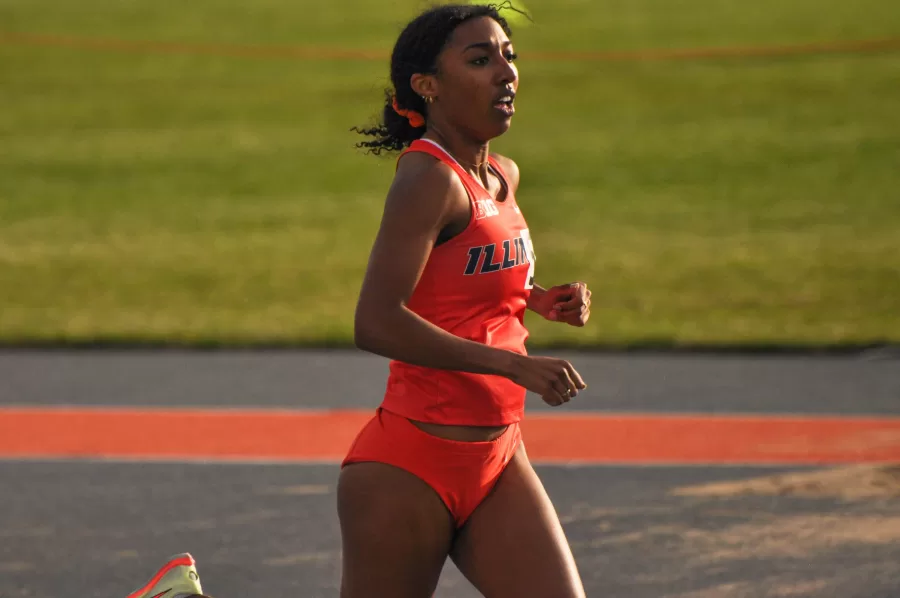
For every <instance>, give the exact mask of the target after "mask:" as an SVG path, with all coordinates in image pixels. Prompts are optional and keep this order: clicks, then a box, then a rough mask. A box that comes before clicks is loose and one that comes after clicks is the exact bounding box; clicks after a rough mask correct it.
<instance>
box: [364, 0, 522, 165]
mask: <svg viewBox="0 0 900 598" xmlns="http://www.w3.org/2000/svg"><path fill="white" fill-rule="evenodd" d="M507 9H508V10H514V11H516V12H519V13H520V14H523V15H524V14H525V13H522V12H521V11H519V10H518V9H516V8H514V7H513V6H512V4H511V3H509V2H504V3H502V4H446V5H442V6H437V7H434V8H431V9H429V10H427V11H425V12H423V13H422V14H420V15H419V16H418V17H416V18H415V19H413V20H412V21H411V22H410V23H409V24H408V25H407V26H406V28H404V29H403V32H402V33H400V36H399V37H398V38H397V43H395V44H394V50H393V52H392V53H391V84H392V85H393V89H387V90H385V104H384V109H383V114H382V120H381V122H380V123H378V124H376V125H375V126H374V127H371V128H358V127H353V129H351V130H352V131H356V132H358V133H360V134H362V135H366V136H369V137H374V139H372V140H368V141H361V142H359V143H357V144H356V147H358V148H367V150H368V153H373V154H380V153H381V152H382V151H389V152H390V151H399V150H402V149H403V148H405V147H406V146H408V145H409V144H410V143H412V142H413V141H415V140H416V139H419V138H420V137H421V136H422V135H424V134H425V125H422V126H420V127H413V126H412V125H411V124H410V123H409V120H408V119H407V118H406V117H405V116H401V115H400V114H398V113H397V112H396V111H395V110H394V107H393V98H394V96H396V98H397V105H398V107H399V108H400V109H402V110H414V111H416V112H418V113H419V114H421V115H422V116H424V117H425V120H426V121H427V120H428V111H427V109H426V106H425V101H424V100H423V99H422V98H421V97H419V96H418V95H417V94H416V92H414V91H413V89H412V87H411V86H410V84H409V80H410V77H412V76H413V75H414V74H416V73H427V74H434V73H436V72H437V58H438V54H440V53H441V50H443V49H444V46H445V45H446V44H447V40H448V39H449V38H450V35H451V34H452V33H453V31H454V30H455V29H456V28H457V27H458V26H460V25H461V24H463V23H465V22H466V21H468V20H470V19H474V18H478V17H490V18H492V19H494V20H495V21H497V23H499V24H500V27H502V28H503V31H504V32H505V33H506V35H507V36H509V37H512V31H511V30H510V28H509V24H508V23H507V22H506V19H504V18H503V17H502V16H500V11H501V10H507ZM525 16H527V15H525Z"/></svg>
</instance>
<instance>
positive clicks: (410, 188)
mask: <svg viewBox="0 0 900 598" xmlns="http://www.w3.org/2000/svg"><path fill="white" fill-rule="evenodd" d="M460 194H463V195H465V194H466V189H465V187H464V186H463V184H462V181H460V180H459V177H458V176H456V173H455V172H454V171H453V169H452V168H450V166H448V165H447V164H444V163H443V162H441V161H440V160H438V159H437V158H435V157H433V156H431V155H429V154H425V153H423V152H409V153H407V154H404V155H403V156H401V157H400V159H399V162H398V164H397V170H396V173H395V174H394V180H393V182H392V183H391V188H390V190H389V191H388V196H387V204H386V210H388V211H392V210H394V209H399V210H401V211H402V212H403V213H405V214H408V215H416V214H417V215H419V216H421V217H422V218H425V219H428V220H437V221H442V220H443V219H444V216H446V215H447V214H448V212H450V211H451V210H452V207H453V206H455V205H456V204H458V203H459V197H460Z"/></svg>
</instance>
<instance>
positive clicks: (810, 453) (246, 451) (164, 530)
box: [0, 351, 900, 598]
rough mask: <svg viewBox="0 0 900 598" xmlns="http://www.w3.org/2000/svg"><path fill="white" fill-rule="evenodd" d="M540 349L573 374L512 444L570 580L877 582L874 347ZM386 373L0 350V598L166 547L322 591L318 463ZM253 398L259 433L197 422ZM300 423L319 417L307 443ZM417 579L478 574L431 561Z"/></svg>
mask: <svg viewBox="0 0 900 598" xmlns="http://www.w3.org/2000/svg"><path fill="white" fill-rule="evenodd" d="M560 355H562V356H564V357H567V358H569V359H571V360H572V362H573V363H574V365H575V366H576V368H577V369H578V370H579V371H580V372H581V373H582V375H583V377H584V378H585V380H586V381H587V382H588V384H589V388H588V389H587V391H585V392H583V393H582V394H581V395H580V396H579V397H578V398H577V400H576V401H573V402H572V403H570V404H569V405H568V406H566V407H565V408H563V409H562V410H559V409H558V410H550V409H548V408H546V407H544V406H543V405H542V404H541V403H540V401H539V400H537V399H536V397H533V396H530V397H529V418H528V420H527V421H526V423H525V433H526V443H527V442H529V435H530V437H531V438H533V444H534V445H535V450H536V451H537V452H538V453H539V456H535V460H536V461H537V462H538V463H539V465H538V466H537V468H538V472H539V474H540V475H541V477H542V479H543V480H544V483H545V485H546V486H547V489H548V491H549V492H550V494H551V497H552V498H553V500H554V502H555V504H556V506H557V509H558V510H559V512H560V515H561V517H562V519H563V521H564V523H565V527H566V532H567V534H568V535H569V539H570V541H571V542H572V545H573V548H574V550H575V553H576V558H577V559H578V563H579V567H580V569H581V572H582V575H583V577H584V579H585V583H586V586H587V589H588V595H589V596H592V597H593V596H628V597H636V598H643V597H647V598H650V597H658V596H679V597H683V598H701V597H710V598H712V597H720V596H721V597H732V596H742V597H743V596H754V597H755V596H836V597H837V596H840V597H852V596H859V597H863V596H865V597H869V598H872V597H875V598H877V597H885V598H887V597H895V596H897V595H900V473H898V471H897V468H895V467H893V466H891V465H890V463H893V462H900V458H897V455H900V426H898V423H900V419H898V416H900V360H898V359H897V357H896V356H892V355H890V354H870V355H862V356H845V357H838V356H828V357H800V356H792V357H787V356H781V357H742V356H704V355H693V356H687V355H683V356H666V355H625V356H617V355H592V354H584V353H562V354H560ZM385 373H386V363H385V361H384V360H382V359H380V358H377V357H372V356H368V355H363V354H360V353H356V352H316V351H296V352H288V351H282V352H258V353H253V352H246V353H243V352H222V353H191V352H137V351H131V352H125V353H117V352H110V351H105V352H73V353H69V352H61V351H60V352H39V351H29V352H14V351H8V352H3V353H0V457H3V460H2V461H0V488H2V489H3V491H2V492H0V539H2V542H0V597H4V598H5V597H7V596H8V597H25V596H28V597H47V598H50V597H54V598H56V597H59V598H65V597H68V596H110V597H121V598H124V596H125V595H126V594H127V593H128V592H129V591H130V590H131V589H133V588H134V587H136V586H138V585H140V584H141V583H143V581H144V579H145V578H146V577H148V576H149V575H150V574H151V573H152V572H153V570H154V569H155V568H156V567H157V566H158V564H159V563H160V562H161V561H162V560H163V559H164V558H165V557H167V556H168V555H169V554H172V553H175V552H181V551H186V550H187V551H191V552H192V553H193V554H194V555H195V557H196V558H197V559H198V563H199V567H200V573H201V577H202V579H203V580H204V586H205V589H206V591H207V592H208V593H210V594H212V595H214V596H217V598H229V597H239V596H240V597H244V596H309V597H314V596H336V595H337V593H336V590H335V588H336V586H337V583H338V580H339V571H340V541H339V534H338V527H337V520H336V516H335V514H334V486H335V481H336V475H337V470H336V467H335V465H334V460H335V459H336V458H339V454H340V450H341V443H342V442H344V440H345V436H341V434H344V435H346V434H348V433H352V431H353V430H354V428H355V426H356V425H357V423H358V421H359V418H363V417H365V416H366V415H367V414H368V413H370V412H371V410H372V409H373V408H374V407H375V406H376V405H377V403H378V400H379V398H380V395H381V392H382V390H383V386H384V376H385ZM185 416H189V417H185ZM103 417H111V419H107V420H106V426H105V427H104V426H103V425H101V424H102V423H103V422H102V421H101V420H102V418H103ZM160 417H161V418H163V419H162V420H159V419H154V418H160ZM191 417H195V418H197V419H191ZM253 417H259V418H262V420H261V421H262V422H263V424H262V425H263V429H268V430H270V431H272V430H274V432H272V434H270V435H269V436H271V437H273V438H275V440H272V439H271V438H270V440H271V442H272V443H273V444H272V445H271V446H269V447H268V449H267V450H263V451H260V449H259V447H260V445H261V444H263V440H264V437H263V436H262V435H259V434H257V435H255V436H254V435H253V434H248V437H249V438H250V440H249V441H247V442H245V443H244V444H243V445H241V444H240V443H238V444H235V442H233V441H232V442H230V443H229V441H228V440H227V439H228V437H229V436H228V434H225V433H222V432H221V431H219V432H215V431H212V432H211V431H210V430H211V428H210V427H209V426H210V425H211V424H210V422H219V423H217V424H215V425H226V426H232V428H228V430H229V433H233V432H234V431H235V430H237V431H241V430H249V429H250V428H251V426H248V422H249V423H252V418H253ZM315 417H325V418H326V419H325V420H321V421H318V425H317V426H313V427H311V428H310V427H309V426H310V423H316V422H315V421H314V418H315ZM79 418H80V419H79ZM98 418H100V419H98ZM165 418H170V419H168V420H166V419H165ZM223 418H224V420H225V421H226V424H222V423H221V422H222V420H223ZM247 418H251V419H247ZM292 418H293V419H292ZM310 418H313V419H310ZM354 418H356V419H354ZM36 422H37V423H36ZM61 422H62V425H60V423H61ZM85 422H88V423H85ZM323 422H324V423H323ZM548 422H549V423H548ZM654 422H655V423H654ZM660 422H662V425H663V428H662V431H660V430H661V428H659V427H658V426H659V425H660ZM673 422H674V423H673ZM748 422H749V423H753V422H756V423H755V424H753V425H752V426H751V427H752V428H753V431H752V432H750V433H749V435H748V434H741V433H737V432H736V430H738V429H739V428H740V427H741V426H747V425H749V424H748ZM153 423H155V424H156V426H151V425H150V424H153ZM67 424H68V425H67ZM289 424H290V425H295V426H300V427H299V428H294V429H295V430H301V432H298V433H297V438H299V440H297V442H296V443H295V445H294V444H292V443H290V439H291V438H290V435H289V434H288V433H286V432H282V433H280V434H281V436H279V432H277V430H278V427H279V426H285V425H288V430H290V425H289ZM825 424H828V425H829V426H831V427H830V428H829V429H830V432H828V433H827V434H825V435H824V436H822V435H816V433H815V432H814V430H821V429H822V426H823V425H825ZM863 424H865V426H875V428H866V429H865V430H862V431H860V430H859V429H858V427H859V426H860V425H863ZM673 425H674V426H675V428H673V427H672V426H673ZM129 426H130V427H129ZM204 426H205V427H204ZM303 426H307V428H303ZM529 426H530V428H529ZM541 426H544V428H543V429H542V428H541ZM547 426H549V427H547ZM653 426H657V427H656V428H654V427H653ZM678 426H681V427H678ZM723 426H725V427H726V428H727V429H726V430H725V431H724V432H723V428H722V427H723ZM729 426H730V427H729ZM735 426H737V427H735ZM865 426H864V427H865ZM855 427H856V428H855ZM123 428H125V429H127V433H123V432H122V430H123ZM151 428H152V434H151ZM316 428H318V430H319V432H321V431H322V428H325V430H326V431H332V432H334V433H335V436H338V437H340V440H339V441H336V442H335V446H333V447H330V449H329V451H330V452H328V451H326V452H325V454H322V455H319V456H318V457H314V456H311V455H310V451H311V450H312V448H314V447H315V446H316V443H315V442H312V441H310V440H309V436H310V434H311V430H315V429H316ZM623 429H627V430H628V433H623ZM198 430H199V431H200V432H199V433H197V432H196V431H198ZM302 430H306V432H302ZM342 430H343V431H342ZM541 430H543V431H541ZM717 430H718V433H717ZM854 430H856V432H854ZM873 430H874V432H873ZM192 432H194V433H193V434H192ZM851 432H852V433H851ZM617 434H619V435H620V436H619V437H617V436H616V435H617ZM661 435H662V436H661ZM148 436H152V438H153V439H154V441H153V442H152V443H150V444H148V443H147V442H146V438H147V437H148ZM569 437H575V438H576V439H578V440H577V441H575V442H571V441H570V439H569ZM97 438H100V439H101V440H100V441H98V442H94V444H92V445H86V444H85V442H86V441H90V440H91V439H97ZM197 438H201V439H202V438H206V439H207V440H206V441H205V442H198V441H197ZM279 438H280V439H279ZM29 439H30V442H31V444H30V445H29V444H28V443H29ZM115 439H118V440H116V441H115V442H114V441H113V440H115ZM304 439H306V440H304ZM276 440H277V443H281V444H278V446H277V447H276V449H277V450H276V449H273V448H272V446H274V444H277V443H276ZM654 443H655V448H654V447H653V446H651V445H654ZM26 445H27V446H30V447H31V449H32V450H36V451H37V452H34V453H31V454H23V453H21V452H19V453H16V450H21V449H23V447H26ZM560 446H562V447H564V449H560V448H559V447H560ZM773 446H775V447H780V449H779V450H788V452H790V454H791V455H792V457H791V458H790V459H785V460H782V461H781V462H780V463H778V464H773V463H772V461H776V460H773V459H771V455H772V452H771V450H769V449H771V447H773ZM223 447H224V449H228V450H229V451H230V452H227V453H222V452H221V451H222V450H223ZM235 447H237V449H236V448H235ZM291 447H294V448H291ZM297 447H299V448H297ZM648 447H651V448H653V450H652V451H649V452H648V450H649V449H648ZM667 447H668V448H670V450H666V449H667ZM685 447H694V449H696V450H695V452H693V453H690V451H688V450H687V449H686V448H685ZM760 447H762V448H764V449H766V450H768V452H767V453H766V452H765V451H763V453H764V454H761V448H760ZM767 447H768V448H767ZM785 447H787V448H785ZM160 448H161V449H164V450H160ZM291 450H292V451H293V452H292V453H291V452H290V451H291ZM216 451H220V452H216ZM254 451H256V453H254ZM286 451H287V452H286ZM529 451H530V452H532V453H533V452H534V450H532V449H531V448H529ZM554 451H556V452H557V453H560V451H561V454H556V455H554ZM617 451H618V452H617ZM654 451H655V452H654ZM686 451H687V452H688V453H689V454H686ZM697 451H699V452H697ZM37 453H42V454H41V455H40V456H36V455H37ZM735 455H736V456H735ZM862 461H868V462H869V464H868V465H865V466H858V467H846V466H841V467H838V466H837V465H836V464H838V463H848V462H849V463H853V462H862ZM660 463H664V464H663V465H660ZM772 476H776V477H774V478H773V477H772ZM714 483H718V484H719V485H711V484H714ZM438 596H439V597H446V598H471V597H475V596H477V594H476V593H475V592H474V590H473V589H472V588H471V587H469V586H468V584H467V582H465V580H464V579H462V577H461V576H460V575H459V573H458V572H457V571H456V570H455V568H454V567H453V566H452V565H451V564H449V563H448V565H447V567H446V569H445V574H444V576H443V578H442V581H441V585H440V587H439V591H438Z"/></svg>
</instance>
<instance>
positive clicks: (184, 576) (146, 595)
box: [127, 552, 203, 598]
mask: <svg viewBox="0 0 900 598" xmlns="http://www.w3.org/2000/svg"><path fill="white" fill-rule="evenodd" d="M202 595H203V590H202V589H201V588H200V576H199V575H197V563H196V562H195V561H194V557H192V556H191V555H190V554H189V553H187V552H185V553H182V554H176V555H175V556H173V557H172V558H170V559H169V560H168V561H167V562H166V564H165V565H163V566H162V568H160V570H159V571H157V572H156V575H154V576H153V577H152V578H151V579H150V581H148V582H147V583H146V584H144V586H143V587H142V588H141V589H139V590H135V591H134V592H132V593H131V594H128V596H127V598H188V597H189V596H202Z"/></svg>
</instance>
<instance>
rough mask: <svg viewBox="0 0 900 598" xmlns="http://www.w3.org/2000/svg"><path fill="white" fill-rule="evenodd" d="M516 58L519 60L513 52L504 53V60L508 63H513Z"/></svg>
mask: <svg viewBox="0 0 900 598" xmlns="http://www.w3.org/2000/svg"><path fill="white" fill-rule="evenodd" d="M518 58H519V55H518V54H516V53H515V52H507V53H506V59H507V60H508V61H509V62H515V61H516V60H517V59H518Z"/></svg>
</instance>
